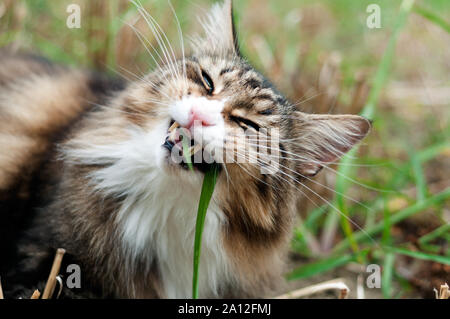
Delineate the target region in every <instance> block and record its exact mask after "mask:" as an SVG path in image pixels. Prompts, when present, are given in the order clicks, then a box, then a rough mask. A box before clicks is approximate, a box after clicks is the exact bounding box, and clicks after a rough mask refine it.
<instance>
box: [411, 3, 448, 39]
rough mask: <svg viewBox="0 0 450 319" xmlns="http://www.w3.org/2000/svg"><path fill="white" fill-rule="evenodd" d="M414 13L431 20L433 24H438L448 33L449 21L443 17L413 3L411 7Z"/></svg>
mask: <svg viewBox="0 0 450 319" xmlns="http://www.w3.org/2000/svg"><path fill="white" fill-rule="evenodd" d="M413 11H414V13H417V14H418V15H420V16H422V17H424V18H425V19H427V20H428V21H431V22H433V23H434V24H436V25H438V26H440V27H441V28H442V29H444V30H445V31H447V32H448V33H450V23H449V22H447V21H445V20H444V19H443V18H441V17H440V16H438V15H437V14H435V13H433V12H431V11H430V10H427V9H425V8H424V7H421V6H418V5H415V6H414V9H413Z"/></svg>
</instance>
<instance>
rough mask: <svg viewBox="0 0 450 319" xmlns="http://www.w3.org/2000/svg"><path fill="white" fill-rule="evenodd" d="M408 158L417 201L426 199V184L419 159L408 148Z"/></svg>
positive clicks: (412, 150)
mask: <svg viewBox="0 0 450 319" xmlns="http://www.w3.org/2000/svg"><path fill="white" fill-rule="evenodd" d="M409 157H410V162H411V168H412V170H413V173H414V179H415V184H416V189H417V200H418V201H422V200H424V199H425V198H426V197H427V194H428V189H427V182H426V179H425V175H424V173H423V169H422V165H421V163H420V160H419V157H418V156H417V153H416V152H415V151H414V149H413V148H412V147H410V148H409Z"/></svg>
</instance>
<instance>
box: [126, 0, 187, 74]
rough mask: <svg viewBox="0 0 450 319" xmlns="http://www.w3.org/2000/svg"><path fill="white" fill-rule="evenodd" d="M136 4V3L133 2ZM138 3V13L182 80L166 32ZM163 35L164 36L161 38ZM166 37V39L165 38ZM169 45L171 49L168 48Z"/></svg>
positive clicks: (172, 68) (174, 72) (174, 71)
mask: <svg viewBox="0 0 450 319" xmlns="http://www.w3.org/2000/svg"><path fill="white" fill-rule="evenodd" d="M132 1H133V2H134V3H135V4H136V1H135V0H132ZM137 3H138V11H139V12H140V13H141V15H142V17H143V18H144V20H145V21H146V22H147V24H148V26H149V27H150V29H151V31H152V32H153V35H154V36H155V38H156V40H157V42H158V44H159V46H160V48H161V50H162V51H163V54H164V56H165V58H166V61H167V63H168V65H169V67H170V68H171V70H172V74H173V76H174V77H176V78H178V79H179V78H180V74H179V70H178V69H177V68H176V66H175V61H176V56H175V53H174V51H173V48H172V46H171V44H170V42H169V40H168V38H167V36H166V34H165V32H164V30H163V29H162V28H161V26H160V25H159V24H158V23H157V22H156V20H155V19H154V18H153V17H152V16H151V15H150V13H148V11H147V10H145V8H144V7H143V6H142V4H141V2H140V1H139V0H137ZM161 34H162V36H161ZM163 37H164V38H163ZM167 45H168V46H169V48H170V51H169V48H167Z"/></svg>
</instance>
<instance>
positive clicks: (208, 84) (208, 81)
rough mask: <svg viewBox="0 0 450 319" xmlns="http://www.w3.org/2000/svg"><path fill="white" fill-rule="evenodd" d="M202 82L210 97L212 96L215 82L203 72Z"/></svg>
mask: <svg viewBox="0 0 450 319" xmlns="http://www.w3.org/2000/svg"><path fill="white" fill-rule="evenodd" d="M202 81H203V85H204V86H205V89H206V91H207V92H208V95H212V94H213V93H214V82H213V80H212V79H211V77H210V76H209V75H208V73H206V72H205V71H202Z"/></svg>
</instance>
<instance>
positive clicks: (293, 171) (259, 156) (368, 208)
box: [229, 148, 373, 211]
mask: <svg viewBox="0 0 450 319" xmlns="http://www.w3.org/2000/svg"><path fill="white" fill-rule="evenodd" d="M229 150H234V148H233V149H231V148H230V149H229ZM254 153H256V155H255V156H257V158H258V159H260V158H261V155H263V156H266V157H271V155H272V154H262V153H260V152H257V151H256V152H254ZM273 157H274V158H278V157H277V156H276V155H274V156H273ZM286 159H290V158H286ZM269 160H270V159H269ZM277 165H279V166H280V167H282V168H284V169H286V170H288V171H290V172H292V173H294V174H295V175H298V176H299V177H301V178H304V179H306V180H308V181H310V182H312V183H314V184H316V185H319V186H321V187H324V188H326V189H328V190H330V191H332V192H333V193H335V194H338V195H341V196H343V197H344V198H346V199H348V200H350V201H352V202H354V203H355V204H358V205H360V206H362V207H364V208H366V209H367V210H369V211H373V209H372V208H370V207H368V206H366V205H364V204H363V203H362V202H360V201H358V200H356V199H354V198H352V197H349V196H347V195H345V194H343V193H341V192H338V191H336V190H334V189H333V188H331V187H329V186H326V185H324V184H322V183H320V182H318V181H316V180H314V179H312V178H310V177H308V176H305V175H303V174H300V173H299V172H297V171H295V170H293V169H291V168H289V167H287V166H285V165H283V164H281V163H279V162H278V163H277Z"/></svg>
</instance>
